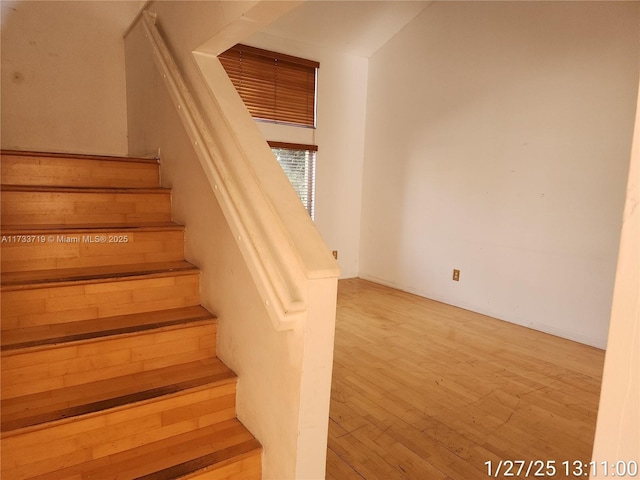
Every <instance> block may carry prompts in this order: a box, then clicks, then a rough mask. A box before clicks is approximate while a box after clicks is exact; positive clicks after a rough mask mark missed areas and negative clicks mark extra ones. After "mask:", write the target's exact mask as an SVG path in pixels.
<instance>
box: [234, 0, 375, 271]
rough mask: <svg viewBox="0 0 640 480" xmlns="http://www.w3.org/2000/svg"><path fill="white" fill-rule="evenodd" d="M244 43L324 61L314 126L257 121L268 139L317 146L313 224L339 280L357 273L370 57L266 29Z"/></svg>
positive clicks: (319, 73) (319, 70)
mask: <svg viewBox="0 0 640 480" xmlns="http://www.w3.org/2000/svg"><path fill="white" fill-rule="evenodd" d="M328 8H330V7H328ZM243 43H245V44H247V45H251V46H254V47H258V48H264V49H266V50H272V51H276V52H279V53H284V54H287V55H294V56H297V57H302V58H308V59H310V60H315V61H317V62H320V68H319V69H318V94H317V122H316V123H317V125H316V128H315V129H311V128H297V127H291V126H285V125H276V124H273V123H265V122H256V123H257V124H258V126H259V127H260V130H261V131H262V133H263V134H264V136H265V138H266V139H267V140H272V141H282V142H292V143H307V144H314V145H317V146H318V153H317V154H316V191H315V201H316V204H315V224H316V227H317V228H318V230H319V232H320V234H321V235H322V238H323V240H324V241H325V243H326V244H327V246H328V247H329V249H330V250H337V251H338V263H339V264H340V270H341V278H351V277H355V276H357V275H358V257H359V249H360V212H361V197H362V165H363V159H364V132H365V112H366V96H367V71H368V59H367V58H365V57H361V56H357V55H351V54H346V53H341V52H337V51H335V50H332V49H329V48H323V47H319V46H315V45H309V44H305V43H301V42H296V41H293V40H290V39H286V38H281V37H277V36H274V35H270V34H267V33H262V32H260V33H256V34H254V35H253V36H251V37H250V38H249V39H248V40H246V41H245V42H243Z"/></svg>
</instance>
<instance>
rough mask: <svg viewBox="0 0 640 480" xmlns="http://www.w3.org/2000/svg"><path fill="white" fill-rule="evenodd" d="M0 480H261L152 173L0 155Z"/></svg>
mask: <svg viewBox="0 0 640 480" xmlns="http://www.w3.org/2000/svg"><path fill="white" fill-rule="evenodd" d="M1 227H2V228H1V235H2V243H1V244H0V247H1V254H2V258H1V262H2V287H1V301H2V325H1V326H2V337H1V340H2V341H1V344H2V352H1V355H2V357H1V358H2V404H1V421H2V425H1V430H2V437H1V448H2V452H1V453H2V457H1V462H2V464H1V467H2V469H1V470H2V474H1V477H2V478H3V479H4V480H17V479H38V480H58V479H74V480H79V479H97V480H106V479H116V478H117V479H145V480H147V479H148V480H151V479H153V480H164V479H166V480H169V479H182V478H189V479H195V478H197V479H234V480H235V479H243V480H244V479H259V478H260V477H261V466H260V465H261V447H260V445H259V443H258V442H257V441H256V440H255V439H254V438H253V437H252V435H251V434H250V433H249V432H248V431H247V430H246V429H245V428H244V427H243V426H242V424H240V422H239V421H238V420H237V419H236V418H235V389H236V376H235V375H234V373H233V372H232V371H230V370H229V369H228V368H227V367H226V366H225V365H224V364H223V363H222V362H221V361H220V360H219V359H218V358H217V357H216V319H215V318H214V317H213V316H212V315H211V313H209V312H208V311H207V310H206V309H204V308H203V307H202V306H200V300H199V271H198V269H197V268H196V267H195V266H194V265H192V264H190V263H188V262H186V261H185V260H184V251H183V249H184V246H183V238H184V229H183V227H182V226H180V225H177V224H175V223H173V222H171V192H170V190H167V189H163V188H159V165H158V162H157V161H156V160H150V159H138V158H114V157H100V156H80V155H58V154H40V153H28V152H14V151H3V152H2V225H1Z"/></svg>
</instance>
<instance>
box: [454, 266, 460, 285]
mask: <svg viewBox="0 0 640 480" xmlns="http://www.w3.org/2000/svg"><path fill="white" fill-rule="evenodd" d="M453 281H454V282H459V281H460V270H458V269H456V268H454V269H453Z"/></svg>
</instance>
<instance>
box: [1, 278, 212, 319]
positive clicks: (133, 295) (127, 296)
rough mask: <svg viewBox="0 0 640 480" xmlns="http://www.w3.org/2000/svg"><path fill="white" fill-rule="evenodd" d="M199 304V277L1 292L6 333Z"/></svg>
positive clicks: (119, 281)
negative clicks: (7, 331)
mask: <svg viewBox="0 0 640 480" xmlns="http://www.w3.org/2000/svg"><path fill="white" fill-rule="evenodd" d="M199 304H200V296H199V274H198V273H197V272H196V273H191V272H189V273H187V274H183V275H173V276H166V277H157V278H142V279H134V280H118V281H109V282H104V283H87V284H80V285H67V286H51V287H45V288H33V289H17V290H9V291H3V292H2V305H1V308H2V329H14V328H23V327H30V326H35V325H48V324H57V323H66V322H74V321H78V320H88V319H93V318H105V317H111V316H116V315H128V314H132V313H143V312H154V311H159V310H164V309H170V308H180V307H188V306H195V305H199Z"/></svg>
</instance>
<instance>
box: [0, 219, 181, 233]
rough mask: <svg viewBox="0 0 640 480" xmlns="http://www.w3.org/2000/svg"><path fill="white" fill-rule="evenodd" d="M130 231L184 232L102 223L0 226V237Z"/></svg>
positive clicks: (168, 226) (158, 225) (174, 226)
mask: <svg viewBox="0 0 640 480" xmlns="http://www.w3.org/2000/svg"><path fill="white" fill-rule="evenodd" d="M114 230H118V231H122V230H127V231H132V232H148V231H152V232H155V231H171V230H184V225H180V224H179V223H175V222H150V223H139V224H137V225H131V224H126V223H104V224H95V225H87V224H82V225H71V224H70V225H64V224H51V225H47V224H43V225H2V226H0V234H1V235H46V234H54V233H58V232H60V233H76V232H77V233H83V232H96V231H105V232H107V231H114Z"/></svg>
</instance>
